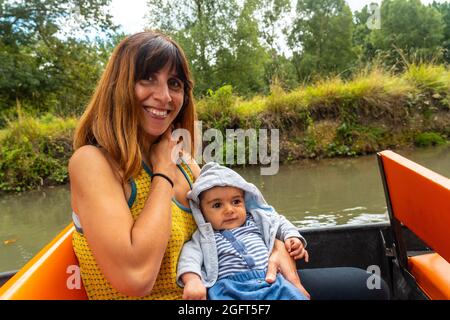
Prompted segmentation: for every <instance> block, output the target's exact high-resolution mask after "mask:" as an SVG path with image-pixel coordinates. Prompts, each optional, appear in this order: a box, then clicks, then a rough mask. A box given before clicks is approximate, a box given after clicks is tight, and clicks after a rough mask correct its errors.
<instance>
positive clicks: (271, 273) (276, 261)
mask: <svg viewBox="0 0 450 320" xmlns="http://www.w3.org/2000/svg"><path fill="white" fill-rule="evenodd" d="M278 271H280V272H281V274H282V275H283V276H284V277H285V278H286V280H288V281H289V282H291V283H292V284H293V285H294V286H296V287H297V288H298V289H299V290H300V291H301V292H302V293H303V294H304V295H305V296H306V297H307V298H308V299H310V295H309V293H308V291H306V289H305V288H304V287H303V285H302V283H301V282H300V277H299V276H298V273H297V267H296V264H295V260H294V259H292V258H291V257H290V255H289V252H287V250H286V248H285V246H284V243H283V242H282V241H280V240H278V239H276V240H275V244H274V247H273V250H272V254H271V255H270V257H269V266H268V269H267V274H266V281H267V282H268V283H273V282H274V281H275V279H276V277H277V272H278Z"/></svg>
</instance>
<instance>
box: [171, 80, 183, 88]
mask: <svg viewBox="0 0 450 320" xmlns="http://www.w3.org/2000/svg"><path fill="white" fill-rule="evenodd" d="M169 87H170V88H171V89H172V90H180V89H182V88H183V83H182V82H181V81H180V80H178V79H170V80H169Z"/></svg>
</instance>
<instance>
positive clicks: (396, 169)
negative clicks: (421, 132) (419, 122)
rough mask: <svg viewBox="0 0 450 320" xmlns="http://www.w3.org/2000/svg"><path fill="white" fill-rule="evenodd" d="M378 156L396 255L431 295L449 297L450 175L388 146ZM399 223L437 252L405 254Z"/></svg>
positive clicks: (420, 285) (426, 292)
mask: <svg viewBox="0 0 450 320" xmlns="http://www.w3.org/2000/svg"><path fill="white" fill-rule="evenodd" d="M378 157H379V159H381V166H380V167H381V170H382V174H383V173H384V186H385V191H386V198H387V202H388V211H389V218H390V220H391V225H392V229H393V231H394V239H395V241H396V250H397V256H398V258H399V260H402V257H404V259H407V260H404V261H406V262H405V264H406V265H405V266H402V267H403V268H406V269H408V272H409V273H411V274H412V275H413V276H414V277H415V280H416V282H417V284H418V285H419V287H420V288H421V289H422V291H423V292H424V293H425V294H426V295H427V296H428V297H429V298H431V299H450V264H449V262H450V237H449V234H448V228H449V226H450V179H448V178H446V177H444V176H442V175H440V174H438V173H436V172H433V171H431V170H429V169H427V168H425V167H423V166H421V165H419V164H417V163H415V162H413V161H411V160H408V159H407V158H404V157H402V156H400V155H399V154H396V153H395V152H392V151H389V150H386V151H382V152H380V153H378ZM400 224H403V225H404V226H406V227H407V228H408V229H409V230H411V231H412V232H413V233H414V234H416V235H417V236H418V237H419V238H420V239H421V240H422V241H423V242H425V243H426V245H427V246H429V247H431V248H432V249H433V250H434V251H435V252H436V253H432V254H429V253H427V254H423V255H419V256H414V257H406V255H407V251H406V247H405V244H404V241H403V238H402V235H401V232H400V231H399V230H400ZM399 242H400V243H399ZM400 262H401V261H400Z"/></svg>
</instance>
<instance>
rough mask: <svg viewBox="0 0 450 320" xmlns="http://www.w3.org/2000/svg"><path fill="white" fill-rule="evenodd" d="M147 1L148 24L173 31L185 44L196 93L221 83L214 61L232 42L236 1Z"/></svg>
mask: <svg viewBox="0 0 450 320" xmlns="http://www.w3.org/2000/svg"><path fill="white" fill-rule="evenodd" d="M147 5H148V8H149V11H148V15H147V20H148V27H149V28H151V29H159V30H161V31H163V32H165V33H168V34H170V35H171V36H172V37H173V38H174V39H175V40H176V41H177V42H178V43H179V44H180V45H181V46H182V47H183V49H184V51H185V53H186V56H187V58H188V60H189V62H190V64H191V67H192V72H193V76H194V79H195V82H196V87H195V93H196V94H197V95H203V94H205V93H206V92H207V90H208V89H210V88H213V87H215V86H216V85H218V81H217V79H215V78H214V65H215V64H216V61H217V52H220V51H223V50H224V49H226V48H227V47H228V45H229V43H231V37H232V28H233V27H234V26H235V22H236V19H237V13H238V12H239V10H238V6H237V3H236V1H235V0H230V1H226V0H220V1H217V0H180V1H177V2H173V1H170V0H158V1H152V0H150V1H148V3H147Z"/></svg>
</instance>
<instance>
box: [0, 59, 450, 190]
mask: <svg viewBox="0 0 450 320" xmlns="http://www.w3.org/2000/svg"><path fill="white" fill-rule="evenodd" d="M449 74H450V72H449V70H448V69H447V68H445V67H442V66H436V65H431V64H423V65H416V64H413V65H410V66H409V68H408V69H407V70H405V72H404V73H403V74H398V75H395V74H393V73H389V72H386V71H383V70H382V69H381V68H374V69H373V70H364V71H361V72H358V73H355V76H354V77H352V78H350V79H347V80H343V79H341V78H339V77H334V78H330V79H328V80H320V81H318V82H317V83H314V84H310V85H305V86H300V87H298V88H297V89H295V90H292V91H285V90H283V89H282V88H281V87H280V86H272V88H271V93H270V94H269V95H267V96H255V97H253V98H250V99H244V98H242V97H239V96H237V95H236V94H234V93H233V87H232V86H230V85H227V86H223V87H221V88H219V89H218V90H216V91H212V90H210V91H209V93H208V95H207V96H206V97H204V98H203V99H200V100H199V101H197V109H198V114H199V120H201V121H203V127H204V129H207V128H217V129H220V130H221V131H222V132H223V133H225V129H227V128H234V129H236V128H242V129H247V128H254V129H258V128H267V129H280V139H281V140H280V159H281V161H292V160H297V159H302V158H321V157H340V156H356V155H363V154H370V153H373V152H376V151H378V150H381V149H384V148H388V147H398V146H413V145H415V146H418V147H424V146H430V145H437V144H442V143H445V142H446V141H447V140H448V139H449V138H450V107H449V103H448V101H449V100H448V99H449V95H450V86H449V84H450V81H449V80H448V79H449ZM20 113H21V112H20V111H19V114H20ZM75 126H76V119H75V118H66V119H62V118H58V117H55V116H53V115H51V114H46V115H44V116H41V117H38V118H33V117H31V116H20V117H19V118H18V120H17V121H11V122H8V124H7V126H6V127H5V128H4V129H3V130H0V145H1V149H0V190H3V191H23V190H27V189H32V188H36V187H39V186H41V185H52V184H59V183H65V182H67V179H68V177H67V161H68V159H69V157H70V155H71V152H72V147H71V136H72V134H73V130H74V128H75ZM206 143H207V142H205V144H206ZM224 151H225V150H224ZM224 154H225V153H224Z"/></svg>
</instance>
